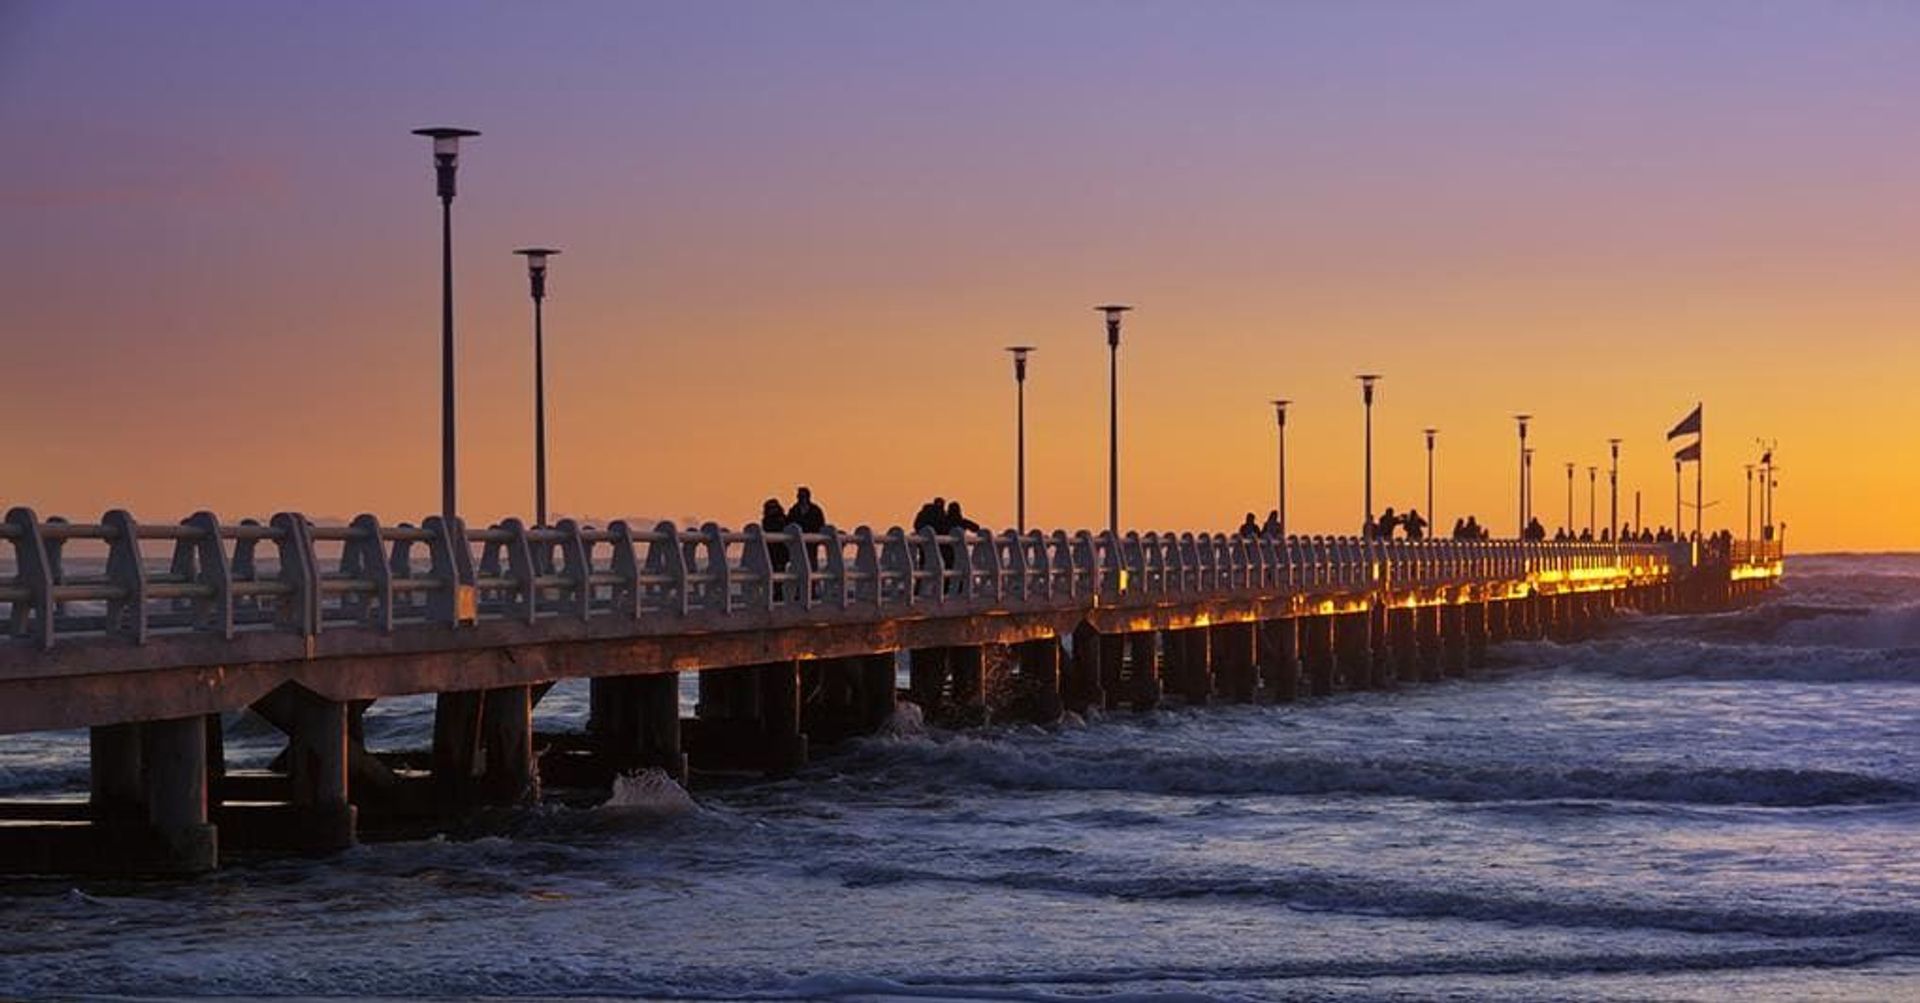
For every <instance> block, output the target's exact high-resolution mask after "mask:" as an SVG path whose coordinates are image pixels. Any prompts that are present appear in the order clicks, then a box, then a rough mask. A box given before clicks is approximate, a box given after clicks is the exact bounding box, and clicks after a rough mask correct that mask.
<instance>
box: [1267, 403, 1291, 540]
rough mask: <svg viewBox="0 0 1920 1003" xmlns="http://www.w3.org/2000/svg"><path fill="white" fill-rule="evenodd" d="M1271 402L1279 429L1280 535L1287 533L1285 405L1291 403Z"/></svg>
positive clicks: (1283, 535)
mask: <svg viewBox="0 0 1920 1003" xmlns="http://www.w3.org/2000/svg"><path fill="white" fill-rule="evenodd" d="M1271 403H1272V404H1273V419H1274V421H1275V423H1276V424H1277V425H1278V427H1279V429H1280V496H1279V499H1278V500H1279V502H1280V505H1279V507H1278V509H1277V510H1276V511H1278V512H1279V514H1280V536H1281V537H1282V538H1284V537H1285V536H1286V535H1287V405H1288V404H1291V403H1293V402H1292V401H1290V400H1286V399H1284V398H1281V399H1276V400H1274V401H1272V402H1271Z"/></svg>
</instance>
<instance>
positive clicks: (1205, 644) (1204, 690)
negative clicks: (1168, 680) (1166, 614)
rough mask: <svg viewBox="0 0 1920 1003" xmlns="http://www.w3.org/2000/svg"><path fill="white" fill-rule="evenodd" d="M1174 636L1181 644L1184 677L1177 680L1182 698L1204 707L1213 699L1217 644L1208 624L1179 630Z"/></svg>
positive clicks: (1192, 704)
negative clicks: (1214, 654) (1214, 660)
mask: <svg viewBox="0 0 1920 1003" xmlns="http://www.w3.org/2000/svg"><path fill="white" fill-rule="evenodd" d="M1172 637H1173V638H1174V639H1175V640H1176V641H1178V643H1179V645H1180V677H1179V681H1178V683H1177V684H1176V685H1177V686H1178V687H1179V690H1180V698H1181V699H1182V700H1183V701H1185V702H1186V705H1187V706H1189V707H1204V706H1206V705H1207V704H1209V703H1212V702H1213V644H1212V640H1213V639H1212V637H1211V635H1210V633H1209V632H1208V630H1207V629H1206V628H1205V627H1189V628H1187V629H1186V630H1181V631H1175V632H1174V633H1173V635H1172Z"/></svg>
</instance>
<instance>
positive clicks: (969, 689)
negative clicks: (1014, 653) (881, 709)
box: [887, 644, 1005, 728]
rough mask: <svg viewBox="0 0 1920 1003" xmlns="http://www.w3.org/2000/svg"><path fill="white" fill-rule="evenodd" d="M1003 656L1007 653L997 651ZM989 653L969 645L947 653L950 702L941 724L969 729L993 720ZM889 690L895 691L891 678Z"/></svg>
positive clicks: (979, 647)
mask: <svg viewBox="0 0 1920 1003" xmlns="http://www.w3.org/2000/svg"><path fill="white" fill-rule="evenodd" d="M994 653H995V654H999V655H1001V656H1003V660H1004V654H1005V653H1004V651H995V652H994ZM988 654H989V649H988V648H987V647H986V646H984V645H978V644H968V645H962V646H960V647H957V648H949V649H947V659H946V668H947V681H948V686H947V700H946V703H945V704H944V706H943V708H942V710H941V714H940V722H941V723H942V724H945V725H948V726H951V727H960V728H969V727H977V726H979V725H983V724H986V723H987V721H988V720H990V719H991V718H992V716H993V715H992V713H991V711H990V710H989V706H990V703H989V698H988V690H989V689H990V687H989V686H988V685H987V659H988ZM888 672H889V673H891V672H892V663H891V662H889V663H888ZM887 685H888V690H889V692H891V690H892V685H893V684H892V682H891V676H889V682H888V684H887ZM887 706H888V713H889V714H891V713H892V706H893V705H892V703H891V701H889V703H888V705H887Z"/></svg>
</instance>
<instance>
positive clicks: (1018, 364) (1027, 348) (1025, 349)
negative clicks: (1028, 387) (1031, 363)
mask: <svg viewBox="0 0 1920 1003" xmlns="http://www.w3.org/2000/svg"><path fill="white" fill-rule="evenodd" d="M1007 351H1009V352H1011V353H1013V378H1014V379H1016V380H1019V381H1020V382H1022V383H1025V382H1026V381H1027V355H1028V354H1029V353H1031V352H1033V351H1034V346H1032V345H1008V346H1007Z"/></svg>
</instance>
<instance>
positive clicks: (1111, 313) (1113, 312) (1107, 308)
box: [1094, 303, 1133, 348]
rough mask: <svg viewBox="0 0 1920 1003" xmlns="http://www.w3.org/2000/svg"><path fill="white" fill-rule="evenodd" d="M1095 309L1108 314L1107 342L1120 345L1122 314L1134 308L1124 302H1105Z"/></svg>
mask: <svg viewBox="0 0 1920 1003" xmlns="http://www.w3.org/2000/svg"><path fill="white" fill-rule="evenodd" d="M1094 309H1095V310H1098V311H1100V312H1101V313H1104V314H1106V315H1107V344H1108V345H1111V346H1113V347H1116V348H1117V347H1119V345H1120V315H1121V314H1123V313H1126V312H1127V311H1128V310H1131V309H1133V308H1132V307H1130V306H1127V305H1126V304H1124V303H1104V304H1101V305H1100V306H1097V307H1094Z"/></svg>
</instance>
